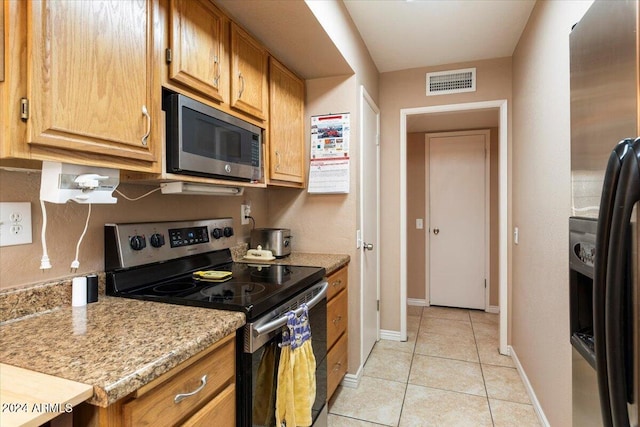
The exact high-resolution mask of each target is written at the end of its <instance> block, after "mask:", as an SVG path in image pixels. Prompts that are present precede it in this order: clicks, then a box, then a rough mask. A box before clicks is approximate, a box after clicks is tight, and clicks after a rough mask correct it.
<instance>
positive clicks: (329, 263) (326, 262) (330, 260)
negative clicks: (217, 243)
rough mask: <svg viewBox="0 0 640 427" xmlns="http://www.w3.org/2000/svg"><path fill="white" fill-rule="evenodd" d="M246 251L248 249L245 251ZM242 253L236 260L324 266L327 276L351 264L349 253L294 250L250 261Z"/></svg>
mask: <svg viewBox="0 0 640 427" xmlns="http://www.w3.org/2000/svg"><path fill="white" fill-rule="evenodd" d="M244 253H246V251H245V252H244ZM243 255H244V254H241V255H240V256H238V257H237V258H236V259H235V261H236V262H246V263H259V264H283V265H302V266H310V267H324V269H325V270H326V274H327V276H328V275H330V274H332V273H334V272H336V271H337V270H339V269H340V268H342V267H344V266H345V265H347V264H349V261H350V260H351V258H350V257H349V255H344V254H320V253H305V252H292V253H291V255H289V256H287V257H284V258H276V259H274V260H273V261H262V260H260V261H250V260H245V259H242V256H243Z"/></svg>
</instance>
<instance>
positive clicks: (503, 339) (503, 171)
mask: <svg viewBox="0 0 640 427" xmlns="http://www.w3.org/2000/svg"><path fill="white" fill-rule="evenodd" d="M487 108H497V109H499V129H498V141H499V142H498V145H499V153H498V175H499V183H498V187H499V190H498V193H499V200H498V205H499V207H498V218H499V219H498V235H499V237H498V240H499V242H498V258H499V260H498V283H499V288H498V289H499V298H500V306H499V314H500V353H501V354H507V353H508V351H509V350H508V348H507V336H508V335H507V327H508V312H509V307H508V292H507V250H508V249H507V248H508V243H509V238H510V236H511V234H510V232H509V230H508V207H507V202H508V194H507V191H508V186H507V184H508V175H507V168H508V148H509V144H508V137H507V136H508V114H507V100H506V99H498V100H493V101H480V102H469V103H463V104H449V105H435V106H431V107H416V108H402V109H400V167H399V171H400V224H399V235H400V272H399V273H400V289H399V291H400V307H399V312H400V331H398V334H399V336H400V337H401V338H402V339H400V340H399V341H404V340H406V339H407V168H406V164H407V116H410V115H414V114H431V113H445V112H453V111H469V110H478V109H487ZM381 337H382V331H381Z"/></svg>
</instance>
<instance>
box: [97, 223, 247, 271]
mask: <svg viewBox="0 0 640 427" xmlns="http://www.w3.org/2000/svg"><path fill="white" fill-rule="evenodd" d="M104 227H105V229H104V232H105V239H104V244H105V270H114V269H120V268H128V267H135V266H139V265H145V264H152V263H155V262H162V261H168V260H171V259H176V258H182V257H185V256H189V255H195V254H199V253H204V252H211V251H217V250H221V249H228V248H231V247H232V246H235V244H236V239H235V238H234V231H233V219H232V218H219V219H207V220H195V221H174V222H146V223H130V224H106V225H105V226H104Z"/></svg>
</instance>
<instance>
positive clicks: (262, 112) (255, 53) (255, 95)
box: [231, 23, 269, 120]
mask: <svg viewBox="0 0 640 427" xmlns="http://www.w3.org/2000/svg"><path fill="white" fill-rule="evenodd" d="M268 58H269V56H268V54H267V51H266V50H265V49H264V47H262V46H261V45H260V44H259V43H258V42H257V41H256V40H254V39H253V38H252V37H251V36H250V35H249V34H248V33H247V32H246V31H244V30H243V29H242V28H240V27H239V26H237V25H236V24H235V23H232V24H231V106H232V107H233V108H236V109H238V110H241V111H244V112H245V113H248V114H251V115H252V116H254V117H257V118H259V119H263V120H265V119H266V113H267V108H268V107H267V105H268V102H267V101H268V96H269V93H268V91H267V64H268Z"/></svg>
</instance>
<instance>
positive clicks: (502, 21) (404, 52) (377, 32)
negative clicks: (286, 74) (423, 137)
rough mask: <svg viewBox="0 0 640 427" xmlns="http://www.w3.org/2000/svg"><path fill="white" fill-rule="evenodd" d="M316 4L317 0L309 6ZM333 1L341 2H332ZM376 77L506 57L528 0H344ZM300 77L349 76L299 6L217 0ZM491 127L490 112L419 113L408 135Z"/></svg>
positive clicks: (298, 1)
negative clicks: (453, 129) (390, 72)
mask: <svg viewBox="0 0 640 427" xmlns="http://www.w3.org/2000/svg"><path fill="white" fill-rule="evenodd" d="M310 1H321V0H310ZM338 1H340V0H338ZM343 2H344V4H345V6H346V8H347V11H348V12H349V14H350V15H351V17H352V19H353V21H354V23H355V25H356V27H357V29H358V31H359V32H360V34H361V36H362V38H363V40H364V43H365V44H366V46H367V48H368V49H369V53H370V54H371V57H372V58H373V61H374V63H375V65H376V67H377V68H378V71H379V72H381V73H383V72H389V71H397V70H403V69H409V68H418V67H429V66H437V65H443V64H453V63H457V62H468V61H476V60H482V59H490V58H501V57H507V56H511V55H512V54H513V51H514V49H515V47H516V45H517V43H518V40H519V39H520V35H521V34H522V31H523V30H524V27H525V25H526V23H527V20H528V19H529V15H530V14H531V10H532V9H533V6H534V4H535V0H343ZM216 4H218V5H219V6H220V7H222V9H224V10H225V11H226V12H227V13H228V14H229V15H230V16H231V17H232V18H233V19H234V20H235V21H236V22H238V23H239V24H240V25H241V26H243V27H244V28H245V29H247V30H248V31H249V32H251V33H252V34H253V35H254V36H255V37H256V38H257V39H258V40H260V41H261V42H262V43H263V44H264V45H265V46H267V48H268V49H269V51H270V52H271V53H272V54H273V55H274V56H276V57H277V58H278V59H280V60H281V61H282V62H283V63H285V64H286V65H287V66H288V67H289V68H291V69H292V70H293V71H294V72H295V73H296V74H298V75H299V76H300V77H302V78H304V79H314V78H321V77H328V76H336V75H344V74H351V73H352V72H353V70H352V69H351V67H350V66H349V64H348V63H347V61H346V60H345V59H344V57H343V56H342V54H341V53H340V52H339V51H338V49H337V48H336V46H335V45H334V44H333V43H332V42H331V40H330V39H329V37H328V36H327V34H326V32H325V31H324V29H323V28H322V25H321V24H320V22H318V20H317V19H316V17H315V16H314V15H313V13H312V12H311V10H310V9H309V7H308V6H307V4H306V2H305V1H302V0H216ZM460 123H465V126H464V128H465V129H472V128H483V127H496V126H498V111H497V109H493V110H488V111H472V112H457V113H448V114H445V115H440V114H438V115H434V114H422V115H415V116H409V117H408V118H407V131H408V132H431V131H444V130H447V129H448V128H449V127H451V128H456V129H460Z"/></svg>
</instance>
